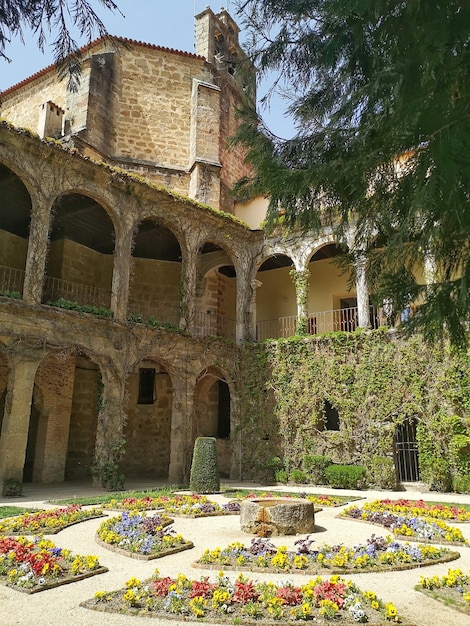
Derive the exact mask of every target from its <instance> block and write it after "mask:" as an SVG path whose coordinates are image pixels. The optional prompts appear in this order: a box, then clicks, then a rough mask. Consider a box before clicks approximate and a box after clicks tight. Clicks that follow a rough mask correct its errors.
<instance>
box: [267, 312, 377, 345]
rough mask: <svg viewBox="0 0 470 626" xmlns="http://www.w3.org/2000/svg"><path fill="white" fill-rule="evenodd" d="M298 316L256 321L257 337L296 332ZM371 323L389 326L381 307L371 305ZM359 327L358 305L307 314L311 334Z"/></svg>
mask: <svg viewBox="0 0 470 626" xmlns="http://www.w3.org/2000/svg"><path fill="white" fill-rule="evenodd" d="M297 322H298V318H297V316H296V315H291V316H289V317H280V318H278V319H272V320H259V321H257V322H256V339H257V340H258V341H262V340H263V339H280V338H282V337H292V336H293V335H295V334H296V330H297ZM369 324H370V327H371V328H379V326H387V319H386V317H385V315H384V313H383V311H382V309H381V308H377V307H374V306H372V305H371V306H370V307H369ZM357 327H358V310H357V307H350V308H347V309H334V310H332V311H318V312H315V313H309V314H308V316H307V332H308V333H309V334H310V335H320V334H322V333H332V332H337V331H341V330H342V331H346V332H352V331H353V330H355V329H356V328H357Z"/></svg>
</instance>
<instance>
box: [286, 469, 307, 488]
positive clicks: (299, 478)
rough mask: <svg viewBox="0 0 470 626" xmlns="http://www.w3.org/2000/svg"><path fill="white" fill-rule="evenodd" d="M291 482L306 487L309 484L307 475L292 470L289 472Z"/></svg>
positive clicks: (297, 470)
mask: <svg viewBox="0 0 470 626" xmlns="http://www.w3.org/2000/svg"><path fill="white" fill-rule="evenodd" d="M289 482H291V483H298V484H302V485H304V484H305V483H308V478H307V474H306V473H305V472H303V471H302V470H299V469H291V471H290V472H289Z"/></svg>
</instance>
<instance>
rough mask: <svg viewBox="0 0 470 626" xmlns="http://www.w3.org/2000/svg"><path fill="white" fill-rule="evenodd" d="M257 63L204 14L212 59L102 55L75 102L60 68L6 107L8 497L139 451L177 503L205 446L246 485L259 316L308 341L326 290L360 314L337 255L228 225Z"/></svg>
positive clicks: (1, 227)
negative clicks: (249, 70)
mask: <svg viewBox="0 0 470 626" xmlns="http://www.w3.org/2000/svg"><path fill="white" fill-rule="evenodd" d="M245 61H246V59H245V56H244V54H243V52H242V51H241V49H240V47H239V45H238V27H237V26H236V24H235V23H234V22H233V20H232V19H231V17H230V16H229V15H228V13H227V12H226V11H225V10H222V11H221V12H220V13H219V14H218V15H214V13H213V12H212V11H211V10H210V9H206V10H205V11H203V12H202V13H201V14H200V15H198V16H196V54H190V53H186V52H178V51H175V50H169V49H165V48H160V47H158V46H154V45H150V44H143V43H140V42H135V41H127V40H119V41H117V42H112V41H110V40H99V41H97V42H94V43H93V44H92V45H91V46H90V47H89V48H87V49H86V50H84V62H83V70H82V80H81V83H80V89H79V91H78V92H77V93H69V92H67V90H66V85H65V83H63V82H60V81H58V79H57V75H56V72H55V70H54V68H46V69H45V70H44V71H42V72H39V73H38V74H37V75H35V76H33V77H31V78H30V79H27V80H25V81H23V82H22V83H19V84H18V85H16V86H14V87H12V88H11V89H9V90H7V91H5V92H4V93H3V94H2V95H1V101H2V104H1V109H0V115H1V116H2V117H3V118H5V119H7V120H8V122H0V198H1V200H0V423H1V430H0V433H1V434H0V484H1V483H2V481H3V480H4V479H7V478H15V479H18V480H22V479H24V480H34V481H61V480H64V478H65V479H76V478H86V477H89V476H90V475H91V472H92V467H93V465H94V464H95V465H96V464H98V465H99V466H103V464H106V463H107V462H108V461H109V459H110V456H111V452H112V450H113V448H114V447H118V446H119V445H120V442H121V440H122V439H124V440H125V442H126V444H125V448H124V457H123V458H122V469H123V470H124V472H125V473H126V474H127V475H129V476H133V475H134V476H137V475H139V476H147V477H163V478H168V479H169V480H170V481H172V482H174V483H178V482H182V481H184V480H187V479H188V477H189V469H190V462H191V458H192V448H193V444H194V440H195V438H196V437H198V436H215V437H217V439H218V441H217V446H218V453H219V466H220V468H221V471H222V475H225V476H231V477H233V478H235V477H236V478H240V477H241V475H240V472H241V468H242V463H241V459H240V455H241V451H240V446H238V445H235V442H234V435H233V433H235V432H236V426H237V423H238V421H239V419H240V414H241V411H242V410H243V407H240V399H239V390H238V387H237V385H238V384H239V381H237V367H238V366H239V363H240V359H239V347H238V346H237V344H239V343H241V342H244V341H253V340H255V339H257V338H262V336H261V335H259V334H258V333H259V332H261V331H260V330H259V329H258V328H257V326H256V323H257V305H258V307H259V310H260V311H263V314H265V315H267V316H270V317H269V318H268V321H269V320H270V318H275V317H276V318H277V317H281V315H286V316H290V318H289V319H290V320H294V315H295V316H297V317H298V319H299V321H301V322H302V323H303V324H307V323H310V321H311V319H312V318H311V317H309V313H308V310H307V309H308V298H307V288H308V280H309V276H313V277H314V279H315V283H314V286H315V287H317V286H318V285H320V282H321V281H320V273H323V274H325V275H327V279H326V281H325V283H326V286H325V287H324V292H325V294H326V296H324V300H325V299H328V301H331V302H332V303H334V305H335V306H336V303H340V301H341V298H344V297H345V296H346V295H347V294H348V291H347V287H346V282H347V278H341V279H338V278H337V277H336V278H335V276H333V270H332V269H331V267H328V268H327V267H326V265H325V264H326V263H328V262H329V255H326V256H321V257H319V260H316V259H317V257H316V253H317V252H318V251H320V250H322V249H324V248H327V247H328V246H331V245H332V244H333V238H332V237H331V235H328V234H325V236H324V237H321V238H319V237H316V236H315V237H314V236H312V237H308V236H303V237H298V236H291V237H288V238H285V237H280V238H275V237H274V238H271V239H266V238H265V234H264V233H263V232H262V231H261V230H250V229H249V228H248V227H247V226H246V225H245V224H244V223H242V222H240V221H239V220H237V219H236V218H235V217H234V216H233V215H227V214H230V213H232V214H233V212H234V204H233V200H232V198H231V197H230V194H229V190H230V188H231V187H232V185H233V183H234V182H235V181H236V180H237V179H239V178H240V177H241V176H243V175H245V174H246V173H247V172H248V170H247V165H246V164H245V163H244V161H243V154H242V153H241V152H240V149H239V148H238V149H236V150H229V149H228V147H227V141H226V140H227V137H229V136H231V135H232V134H233V133H234V131H235V128H236V124H237V121H236V114H235V111H236V108H237V106H238V105H239V104H240V103H241V101H242V99H243V98H244V97H245V94H246V93H247V91H248V92H250V89H252V86H251V85H250V84H247V82H246V78H245V77H244V76H245V75H244V74H243V73H240V74H239V73H238V64H239V62H245ZM27 129H30V130H27ZM36 131H37V133H38V134H37V135H36V134H35V133H36ZM219 209H220V210H219ZM222 211H223V212H222ZM351 242H353V236H352V235H351ZM351 245H353V243H351ZM279 259H287V261H288V262H287V263H279ZM273 260H274V263H273V264H272V265H266V263H268V264H269V263H270V262H271V261H273ZM314 261H315V263H314ZM290 266H292V269H294V270H295V273H294V274H293V275H291V276H289V275H288V272H289V267H290ZM313 266H315V267H313ZM320 267H321V270H320V269H319V268H320ZM262 269H268V270H269V271H266V273H264V272H261V270H262ZM286 274H287V275H286ZM336 274H338V272H336ZM279 277H281V280H279ZM332 277H333V278H335V280H336V282H333V281H332V280H331V278H332ZM260 279H261V280H260ZM262 281H264V282H265V286H264V289H263V288H262ZM286 282H287V283H288V286H287V287H286ZM333 284H334V293H332V287H331V285H333ZM358 286H359V287H361V289H362V291H361V289H359V288H358V289H357V292H356V295H357V299H358V301H359V300H360V302H361V307H359V306H358V309H359V311H360V315H362V320H359V321H360V323H361V324H363V325H367V323H368V318H367V309H368V296H367V293H366V290H365V285H364V284H363V281H362V282H360V283H359V282H358ZM322 288H323V287H322ZM257 292H258V293H257ZM259 293H261V294H262V298H260V297H259V296H258V294H259ZM12 296H17V298H15V297H12ZM257 297H258V304H257ZM358 304H359V302H358ZM338 306H339V304H338ZM77 307H82V309H81V311H77V310H73V309H77ZM83 307H87V308H85V310H83ZM283 307H285V309H284V308H283ZM288 307H290V308H288ZM327 308H330V309H331V308H333V307H332V306H331V305H330V306H328V307H327ZM264 312H266V313H264ZM104 315H107V317H103V316H104ZM100 316H101V317H100ZM366 318H367V319H366ZM286 319H287V318H286ZM295 319H296V318H295ZM309 320H310V321H309ZM275 321H276V323H277V322H278V320H277V319H276V320H275ZM143 322H145V323H143ZM316 324H317V322H315V328H318V327H317V326H316ZM285 328H286V329H287V328H288V327H287V326H285ZM289 328H292V329H293V330H294V332H295V323H294V324H293V325H292V324H291V327H289ZM270 332H271V330H270V329H269V330H266V333H270ZM276 332H277V331H276ZM289 332H290V331H289V330H283V331H282V334H283V335H284V336H286V334H288V333H289ZM312 332H313V331H312ZM315 332H316V331H315ZM266 333H265V335H264V336H270V337H273V336H281V335H275V334H267V335H266ZM228 339H231V340H232V341H228ZM149 381H150V382H149Z"/></svg>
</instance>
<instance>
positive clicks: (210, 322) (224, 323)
mask: <svg viewBox="0 0 470 626" xmlns="http://www.w3.org/2000/svg"><path fill="white" fill-rule="evenodd" d="M236 325H237V323H236V321H235V320H232V319H228V318H226V317H224V316H223V315H220V314H219V313H217V311H196V312H195V315H194V332H193V335H194V336H195V337H210V336H215V337H228V338H230V339H233V340H235V332H236Z"/></svg>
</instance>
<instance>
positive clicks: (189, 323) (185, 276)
mask: <svg viewBox="0 0 470 626" xmlns="http://www.w3.org/2000/svg"><path fill="white" fill-rule="evenodd" d="M185 243H186V245H185V247H184V249H182V250H181V253H182V255H183V263H182V267H181V300H180V306H181V317H180V321H179V326H180V328H182V329H183V330H186V331H187V332H188V333H190V334H192V333H193V331H194V317H195V310H196V277H197V258H198V246H197V243H196V242H195V241H192V240H189V241H186V242H185Z"/></svg>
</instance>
